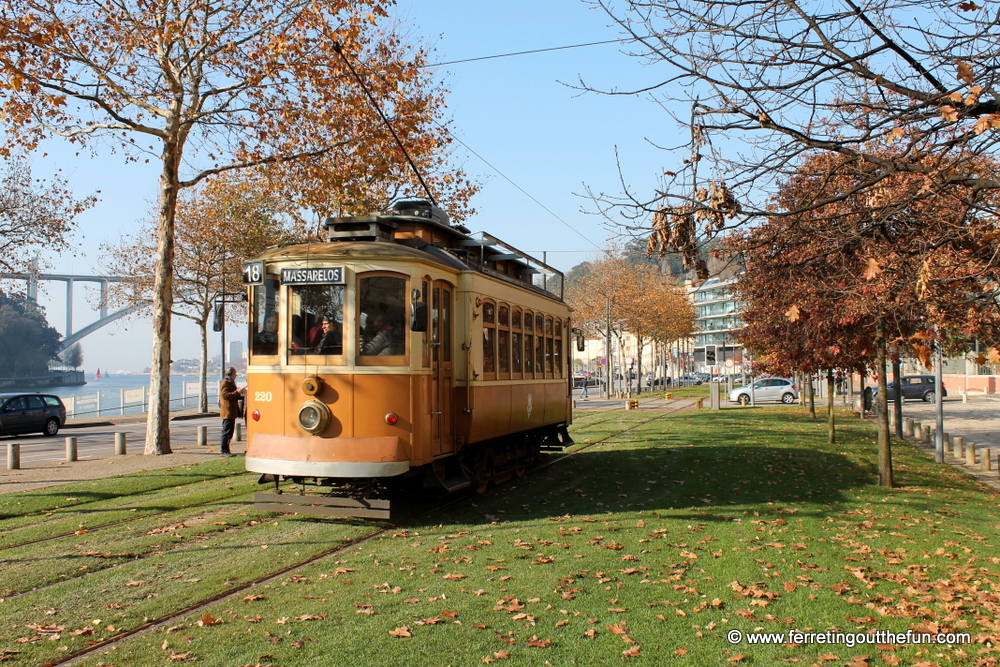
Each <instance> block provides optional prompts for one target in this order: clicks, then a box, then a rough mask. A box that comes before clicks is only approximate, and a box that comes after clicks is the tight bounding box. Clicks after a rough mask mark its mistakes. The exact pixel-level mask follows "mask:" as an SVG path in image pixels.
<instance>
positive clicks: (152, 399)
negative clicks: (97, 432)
mask: <svg viewBox="0 0 1000 667" xmlns="http://www.w3.org/2000/svg"><path fill="white" fill-rule="evenodd" d="M162 159H163V171H162V172H160V197H159V202H158V207H159V224H158V228H157V249H156V253H157V260H158V261H157V263H156V275H155V278H154V282H153V358H152V361H151V362H150V364H149V415H148V417H147V421H146V447H145V450H144V452H143V453H144V454H157V455H159V454H170V453H172V450H171V449H170V361H171V359H170V325H171V322H170V310H171V308H172V307H173V302H174V275H173V267H174V216H175V214H176V212H177V191H178V189H179V188H178V181H179V179H178V166H179V162H180V150H179V146H178V145H177V144H176V142H175V141H171V140H169V139H166V140H164V142H163V157H162Z"/></svg>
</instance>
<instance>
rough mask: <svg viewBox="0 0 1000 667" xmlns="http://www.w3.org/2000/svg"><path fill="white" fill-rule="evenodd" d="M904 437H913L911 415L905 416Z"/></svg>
mask: <svg viewBox="0 0 1000 667" xmlns="http://www.w3.org/2000/svg"><path fill="white" fill-rule="evenodd" d="M903 437H904V438H912V437H913V419H912V418H911V417H904V418H903Z"/></svg>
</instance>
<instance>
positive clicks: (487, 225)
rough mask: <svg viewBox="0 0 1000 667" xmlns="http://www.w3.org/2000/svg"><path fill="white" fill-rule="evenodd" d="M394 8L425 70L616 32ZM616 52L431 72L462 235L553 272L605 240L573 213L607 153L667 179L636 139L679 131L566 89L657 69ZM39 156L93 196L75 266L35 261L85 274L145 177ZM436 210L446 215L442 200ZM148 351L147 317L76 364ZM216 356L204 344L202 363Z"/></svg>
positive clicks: (54, 304)
mask: <svg viewBox="0 0 1000 667" xmlns="http://www.w3.org/2000/svg"><path fill="white" fill-rule="evenodd" d="M397 11H398V13H397V17H398V20H400V21H401V22H403V23H405V24H406V25H409V26H410V29H411V31H412V32H413V33H414V34H419V35H422V36H423V38H424V40H425V42H426V43H427V44H429V45H431V46H433V47H434V49H435V51H436V54H437V58H438V62H452V61H460V60H466V59H472V58H482V57H485V56H494V55H500V54H507V53H515V52H520V51H530V50H536V49H549V48H553V47H563V46H572V45H577V44H585V43H590V42H600V41H604V40H611V39H616V38H618V37H620V36H621V35H620V33H619V32H618V31H617V30H616V29H615V28H614V27H613V26H611V25H610V23H611V22H610V20H609V19H608V18H607V17H606V16H605V15H604V14H603V13H602V12H599V11H597V10H594V9H592V8H591V7H590V6H589V5H588V4H586V3H584V2H582V1H580V0H504V1H503V2H483V1H481V0H465V1H464V2H460V1H458V0H434V1H433V2H427V1H426V0H425V1H423V2H420V1H419V0H402V1H401V2H400V3H399V4H398V6H397ZM624 48H625V47H623V46H622V45H620V44H605V45H599V46H589V47H583V48H572V49H564V50H558V51H551V52H545V53H536V54H531V55H521V56H512V57H506V58H491V59H486V60H477V61H474V62H465V63H456V64H451V65H447V66H445V67H441V68H439V69H438V70H437V71H438V72H439V77H441V78H442V80H443V81H444V83H445V85H446V87H447V88H448V89H449V90H451V91H452V92H451V94H450V96H449V97H448V100H447V101H448V107H449V114H450V116H451V118H452V119H453V127H454V133H455V135H456V137H457V138H458V139H459V140H460V141H461V142H462V143H464V144H465V145H466V146H468V149H469V151H472V152H469V151H466V150H465V149H464V148H462V147H461V146H459V147H458V148H457V156H458V158H459V160H460V161H461V163H462V164H463V166H464V168H465V169H466V171H467V172H468V173H470V174H471V175H473V176H474V177H476V178H478V179H480V180H481V181H482V182H483V188H482V192H481V193H480V194H479V195H477V197H476V198H475V199H474V200H473V206H474V207H475V208H476V209H477V211H478V215H477V216H476V217H475V218H473V219H472V220H470V221H469V222H468V225H469V227H470V228H471V229H472V230H473V231H480V230H483V231H487V232H489V233H491V234H494V235H495V236H498V237H500V238H501V239H503V240H505V241H507V242H508V243H510V244H511V245H513V246H515V247H517V248H519V249H521V250H525V251H533V254H536V255H537V256H539V257H540V256H541V253H542V251H546V252H547V253H548V256H547V258H548V262H549V264H552V265H554V266H555V267H557V268H559V269H561V270H563V271H567V270H569V269H570V268H571V267H572V266H574V265H576V264H578V263H580V262H581V261H584V260H587V259H591V258H593V256H594V253H596V252H597V250H598V248H601V247H604V246H605V245H606V242H607V240H608V239H609V238H610V237H612V236H613V235H614V234H615V232H612V231H609V229H608V226H607V224H606V221H605V220H604V219H603V218H600V217H598V216H595V215H587V214H585V213H583V212H581V211H582V210H593V206H592V205H591V204H590V203H589V202H588V200H587V199H586V198H585V197H584V196H583V195H584V193H585V189H586V187H587V186H589V187H590V188H591V189H592V190H594V191H599V192H609V193H618V192H620V190H621V186H620V183H619V172H618V164H617V163H616V149H617V152H618V159H619V160H620V164H621V168H622V171H623V173H624V177H625V179H626V181H627V182H628V183H629V185H630V186H631V187H633V188H635V189H636V191H638V192H641V193H642V194H644V195H648V194H649V193H650V192H652V191H653V189H654V188H655V187H656V185H657V175H658V174H661V173H662V172H663V171H665V170H674V169H675V167H673V166H672V165H673V161H674V160H675V159H677V158H676V157H675V156H673V155H671V154H668V153H666V152H664V151H662V150H660V149H658V148H656V147H655V146H653V145H652V144H651V143H650V142H654V143H656V144H658V145H675V144H678V143H684V139H683V135H682V131H681V130H680V129H679V128H677V127H676V126H675V125H674V123H673V121H672V120H671V118H670V117H669V116H668V115H667V114H666V112H665V111H664V110H663V109H661V108H660V107H659V106H657V105H656V104H655V103H653V102H650V101H648V100H647V99H644V98H642V97H634V96H604V95H595V94H585V93H581V92H580V91H579V90H575V89H573V88H571V87H570V86H572V85H575V84H577V83H578V80H579V79H580V78H581V77H582V78H583V79H584V80H586V81H587V83H589V84H591V85H593V86H596V87H598V88H606V89H619V90H628V89H630V88H631V87H638V86H641V85H643V84H648V83H650V82H651V81H652V80H653V78H654V76H656V75H657V73H654V72H652V71H651V70H650V68H648V67H645V66H644V65H643V63H642V62H640V61H639V60H637V59H635V58H631V57H628V56H625V55H623V54H622V53H621V52H622V50H623V49H624ZM664 74H665V73H663V72H659V75H660V76H663V75H664ZM566 84H569V85H566ZM46 148H47V150H49V151H50V156H49V157H48V158H45V159H41V158H36V159H35V160H34V161H33V166H34V169H35V171H36V175H37V176H43V175H47V174H51V172H52V171H53V169H54V168H57V167H58V168H60V169H62V172H63V176H64V178H66V179H68V180H69V181H70V183H71V185H72V187H73V188H74V189H75V190H76V191H77V192H79V193H81V194H88V193H92V192H94V191H98V190H99V191H100V195H99V196H100V198H101V201H100V203H99V204H98V205H97V206H96V207H95V208H94V209H93V210H91V211H88V212H87V213H86V214H85V215H83V216H81V218H80V219H79V223H80V230H79V234H78V235H77V237H76V240H77V241H78V242H79V243H78V245H79V254H78V256H76V257H69V256H62V257H59V256H55V257H51V258H50V260H49V261H50V262H51V263H52V264H53V265H54V267H53V270H55V271H58V272H61V273H81V274H83V273H88V274H89V273H95V272H97V271H98V267H99V263H100V253H99V247H100V244H101V243H103V242H114V241H115V240H117V238H118V237H119V235H120V234H123V233H131V232H133V230H134V229H135V227H136V221H137V220H138V219H140V218H142V217H143V216H145V215H148V211H149V210H150V202H151V201H153V200H154V199H155V193H156V177H157V169H158V167H157V166H156V165H155V164H150V165H144V164H125V163H124V161H123V160H122V158H121V156H120V155H117V156H116V155H114V154H112V153H111V151H110V149H107V150H103V151H102V152H101V155H99V156H97V157H91V156H89V155H85V156H75V155H74V154H73V153H72V152H70V150H69V149H68V148H67V146H66V144H64V143H57V142H52V143H50V144H49V145H48V146H47V147H46ZM481 158H482V159H481ZM483 160H485V161H486V162H484V161H483ZM487 162H488V163H489V164H487ZM490 165H492V167H491V166H490ZM498 172H499V173H498ZM535 200H537V202H536V201H535ZM442 204H443V205H444V206H445V208H447V202H442ZM87 291H88V290H87V289H85V288H83V287H82V286H80V285H77V287H76V288H75V297H76V299H75V300H76V304H75V309H74V328H75V329H79V328H81V327H83V326H85V325H86V324H89V323H90V322H91V321H93V320H94V319H96V316H95V315H94V314H93V312H92V311H91V310H89V309H88V304H87V302H86V299H87V295H86V292H87ZM91 299H93V296H91ZM42 301H43V305H46V307H47V309H48V315H49V321H50V323H51V324H52V325H53V326H55V327H56V328H57V329H59V330H60V331H64V319H65V318H64V313H65V301H64V287H63V286H62V284H60V283H52V284H51V287H49V288H48V290H47V295H46V298H44V299H43V300H42ZM175 322H176V323H175V327H174V331H175V335H174V351H173V357H174V359H181V358H196V357H197V356H198V343H197V329H196V328H195V327H194V325H193V324H189V323H188V322H187V321H186V320H175ZM227 337H228V338H229V339H233V338H237V339H242V338H244V337H245V334H244V332H243V327H238V326H234V327H230V328H229V330H227ZM151 345H152V342H151V337H150V333H149V322H148V321H147V320H134V321H130V322H126V323H121V322H118V323H114V324H111V325H109V326H107V327H105V328H104V329H102V330H101V331H100V332H98V333H95V334H92V335H90V336H88V337H87V338H85V339H84V341H83V348H84V357H85V360H86V361H85V368H86V369H87V370H88V371H89V372H93V370H94V369H95V368H101V369H102V371H108V370H110V371H114V370H119V369H120V370H127V371H139V370H142V369H143V368H145V367H146V366H148V365H149V358H150V350H151ZM218 352H219V338H218V334H214V335H212V336H211V338H210V342H209V354H210V355H216V354H218Z"/></svg>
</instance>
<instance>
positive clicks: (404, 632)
mask: <svg viewBox="0 0 1000 667" xmlns="http://www.w3.org/2000/svg"><path fill="white" fill-rule="evenodd" d="M389 634H390V635H392V636H393V637H412V636H413V634H412V633H411V632H410V628H409V626H406V625H404V626H403V627H401V628H396V629H395V630H389Z"/></svg>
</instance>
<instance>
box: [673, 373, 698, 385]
mask: <svg viewBox="0 0 1000 667" xmlns="http://www.w3.org/2000/svg"><path fill="white" fill-rule="evenodd" d="M677 383H678V384H680V385H682V386H683V385H691V384H701V378H700V377H698V376H695V375H682V376H680V377H679V378H677Z"/></svg>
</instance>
